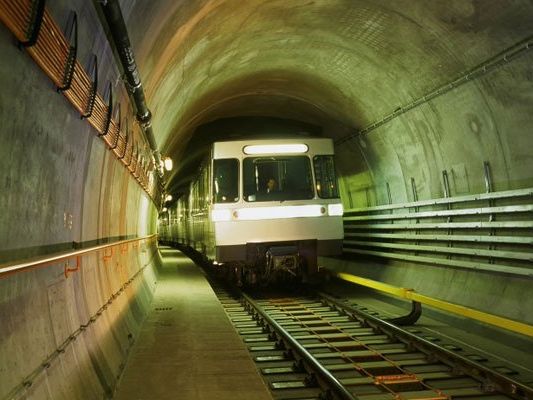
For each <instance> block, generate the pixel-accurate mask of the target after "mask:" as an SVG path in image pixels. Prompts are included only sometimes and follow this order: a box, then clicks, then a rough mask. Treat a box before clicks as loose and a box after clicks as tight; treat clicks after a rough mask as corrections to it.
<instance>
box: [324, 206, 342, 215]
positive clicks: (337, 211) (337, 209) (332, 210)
mask: <svg viewBox="0 0 533 400" xmlns="http://www.w3.org/2000/svg"><path fill="white" fill-rule="evenodd" d="M343 213H344V209H343V208H342V204H328V215H341V216H342V214H343Z"/></svg>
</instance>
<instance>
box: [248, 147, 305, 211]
mask: <svg viewBox="0 0 533 400" xmlns="http://www.w3.org/2000/svg"><path fill="white" fill-rule="evenodd" d="M243 188H244V199H245V200H246V201H285V200H305V199H312V198H313V197H314V190H313V177H312V174H311V165H310V162H309V158H308V157H307V156H273V157H268V156H267V157H265V156H262V157H247V158H245V159H244V162H243Z"/></svg>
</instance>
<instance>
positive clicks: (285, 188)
mask: <svg viewBox="0 0 533 400" xmlns="http://www.w3.org/2000/svg"><path fill="white" fill-rule="evenodd" d="M333 155H334V153H333V143H332V141H331V140H330V139H306V140H305V141H302V140H287V139H284V140H275V141H274V140H256V141H234V142H217V143H215V144H214V146H213V169H212V171H213V206H212V207H211V215H210V218H211V221H212V228H213V234H214V239H215V240H214V242H215V243H214V244H215V254H216V261H215V264H218V265H227V266H230V269H231V270H232V271H233V272H234V273H236V275H237V280H238V281H244V282H247V283H250V284H254V283H256V282H263V283H266V282H272V281H278V280H284V279H287V278H292V279H294V278H297V279H303V280H306V279H308V278H309V277H310V276H313V275H314V274H316V272H317V270H318V267H317V256H318V255H336V254H340V253H341V250H342V239H343V226H342V212H343V209H342V204H341V202H340V198H339V190H338V186H337V179H336V176H335V166H334V157H333Z"/></svg>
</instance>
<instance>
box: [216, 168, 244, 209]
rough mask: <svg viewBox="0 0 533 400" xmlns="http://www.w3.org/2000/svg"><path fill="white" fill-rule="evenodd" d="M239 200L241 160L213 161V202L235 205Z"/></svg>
mask: <svg viewBox="0 0 533 400" xmlns="http://www.w3.org/2000/svg"><path fill="white" fill-rule="evenodd" d="M238 200H239V160H237V159H235V158H227V159H220V160H213V202H214V203H234V202H236V201H238Z"/></svg>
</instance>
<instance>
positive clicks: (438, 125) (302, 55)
mask: <svg viewBox="0 0 533 400" xmlns="http://www.w3.org/2000/svg"><path fill="white" fill-rule="evenodd" d="M122 3H123V4H122V7H123V11H124V14H125V17H126V22H127V25H128V29H129V31H130V37H131V40H132V44H133V48H134V49H135V51H136V55H137V61H138V64H139V68H140V72H141V77H142V78H143V83H144V84H145V87H146V92H147V99H148V104H149V106H150V108H151V110H152V112H153V113H154V131H155V133H156V136H157V141H158V144H159V145H160V148H161V149H162V150H163V154H169V155H172V157H173V158H174V160H175V163H176V164H178V168H176V174H178V173H179V160H180V157H181V156H182V155H183V152H184V149H185V144H186V143H187V142H188V139H189V137H190V135H191V134H192V132H193V131H194V129H195V128H196V127H197V126H199V125H201V124H203V123H206V122H211V121H216V119H217V118H223V117H232V116H241V115H242V116H254V115H258V116H264V115H265V114H266V115H267V116H273V117H281V118H293V119H297V120H301V121H304V122H307V123H313V124H316V125H320V126H322V127H323V130H324V134H325V135H326V136H330V137H333V138H335V139H338V138H341V137H344V136H345V135H347V134H351V133H353V132H354V130H357V129H361V128H363V127H365V126H367V125H368V124H370V123H372V122H373V121H376V120H378V119H379V118H381V117H382V116H384V115H386V114H387V113H389V112H392V111H394V110H395V109H396V108H397V107H398V106H400V105H403V104H406V103H408V102H409V101H411V100H413V99H416V98H418V97H420V96H422V95H424V94H425V93H427V92H428V91H430V90H431V89H433V88H435V87H438V86H439V85H441V84H444V83H446V82H449V81H451V80H452V79H453V78H455V77H457V76H459V75H461V74H462V73H464V72H466V71H467V70H468V69H469V68H471V67H472V66H475V65H477V64H478V63H480V62H482V61H484V60H486V59H488V58H490V57H492V56H494V55H496V54H498V53H499V52H500V51H502V50H503V49H505V48H507V47H509V46H511V45H513V44H515V43H517V42H519V41H520V40H523V39H524V38H526V37H529V36H531V35H532V34H533V32H532V30H531V27H530V20H531V17H532V16H533V7H532V5H531V4H530V2H527V1H523V2H521V1H519V2H516V1H514V2H511V1H509V2H507V1H501V2H492V3H490V4H486V3H485V4H480V3H477V2H475V1H453V2H450V1H443V2H412V1H397V2H387V1H376V2H362V1H361V2H359V1H331V2H308V1H297V0H295V1H292V2H290V4H288V3H287V2H277V1H254V2H252V1H250V2H243V3H242V4H241V5H240V7H237V8H236V7H234V3H232V2H231V1H222V0H216V1H215V0H212V1H207V0H206V1H195V2H191V1H185V0H184V1H174V0H169V1H159V2H157V4H154V3H153V2H125V1H124V2H122ZM48 7H50V9H51V12H52V14H53V16H54V17H55V18H56V20H57V21H58V22H59V23H60V26H62V24H63V22H64V21H66V18H67V12H68V10H69V9H75V10H76V11H77V12H78V15H79V19H80V34H79V39H80V45H79V53H78V58H79V59H80V60H82V61H83V60H85V59H86V58H87V56H88V55H89V54H90V52H94V53H96V54H97V55H98V56H99V60H100V71H99V73H100V77H101V78H100V82H102V85H101V86H100V90H103V85H104V84H105V82H106V81H107V80H111V81H112V82H114V84H115V87H116V88H117V90H118V91H121V90H122V89H121V88H122V83H121V81H120V80H119V79H118V75H119V74H118V72H117V68H116V66H115V63H114V59H113V57H112V54H111V52H110V50H109V48H108V44H107V39H106V38H105V35H104V33H103V31H102V28H101V27H100V22H99V21H98V18H97V15H96V12H95V9H94V5H93V4H91V3H88V2H84V1H81V0H78V1H72V2H67V1H66V0H65V1H58V2H51V3H50V4H48ZM0 55H1V61H0V84H1V86H0V87H2V94H1V95H0V121H1V126H0V143H1V145H0V171H2V176H1V177H0V189H1V196H0V209H1V210H3V211H2V212H1V213H0V260H1V261H7V260H17V259H22V258H25V257H26V256H36V255H42V254H46V253H49V252H53V251H57V250H64V249H67V248H69V247H71V246H72V242H79V243H87V244H90V243H95V242H96V241H99V240H100V241H102V240H106V239H117V238H119V237H132V236H144V235H146V234H149V233H154V232H155V229H156V227H155V220H156V216H157V210H156V209H155V207H154V205H153V204H152V203H151V202H150V200H149V199H148V197H147V196H146V194H145V193H144V192H143V191H142V189H141V188H140V187H139V186H138V185H137V184H136V182H135V180H134V179H133V178H132V177H131V175H130V174H129V173H128V172H127V171H126V170H125V168H123V166H122V165H121V164H120V162H118V161H117V160H116V159H115V158H114V157H113V156H112V155H111V154H110V152H109V151H108V150H106V148H105V146H104V145H103V143H102V142H101V141H100V139H98V138H97V137H96V135H95V131H94V130H93V129H92V128H91V127H90V126H89V125H88V124H87V123H86V122H85V121H82V120H80V119H79V116H78V114H77V113H76V112H75V111H74V109H73V108H72V107H71V106H70V104H69V103H68V102H67V101H66V100H65V99H64V98H63V96H61V95H60V94H56V93H55V92H54V88H53V85H52V84H51V82H50V81H49V80H48V79H47V78H46V76H45V75H44V74H43V73H42V71H41V70H40V69H39V68H38V67H37V66H36V65H35V64H34V62H33V61H32V60H31V59H30V57H28V55H27V54H25V53H24V51H20V50H18V49H17V47H16V45H15V43H14V40H13V38H12V35H11V34H10V33H9V31H8V30H7V29H6V28H5V27H4V26H3V25H1V26H0ZM532 57H533V55H532V53H531V52H530V51H529V52H526V53H525V54H524V55H522V56H521V57H520V58H517V59H514V60H512V61H511V62H509V63H507V64H505V65H504V66H502V67H501V68H498V69H497V70H495V71H492V72H490V73H488V74H486V75H484V76H483V77H481V78H478V79H476V80H474V81H472V82H469V83H467V84H465V85H462V86H460V87H459V88H457V89H454V90H451V91H448V92H446V93H445V94H444V95H442V96H440V97H437V98H435V99H433V100H431V101H429V102H427V103H425V104H423V105H421V106H419V107H418V108H416V109H414V110H411V111H409V112H407V113H405V114H402V115H400V116H399V117H396V118H394V119H393V120H391V121H390V122H389V123H387V124H385V125H383V126H381V127H380V128H378V129H376V130H374V131H372V132H370V133H369V134H368V135H366V136H364V137H363V138H361V139H360V140H359V139H354V140H351V141H349V142H347V143H345V144H343V145H342V146H339V147H338V149H337V164H338V168H339V173H340V175H341V177H340V178H341V186H342V194H341V196H342V201H343V203H344V205H345V207H346V208H349V207H351V206H353V207H362V206H366V205H377V204H385V203H386V202H387V194H386V190H385V184H386V182H388V183H389V185H390V187H391V193H392V195H393V197H394V202H404V201H410V200H412V198H411V193H410V179H411V177H412V178H414V180H415V182H416V187H417V192H418V197H419V199H429V198H436V197H442V195H443V190H442V181H441V171H442V170H444V169H446V170H448V172H449V173H450V177H451V191H452V195H461V194H468V193H480V192H482V191H484V183H483V169H482V167H483V162H484V161H488V162H489V163H490V165H491V171H492V176H493V184H494V188H495V190H506V189H516V188H525V187H531V186H532V184H533V174H532V172H531V171H533V155H532V153H531V147H532V144H533V143H532V136H531V133H530V132H531V128H532V127H533V117H532V116H531V113H530V112H529V110H531V108H532V105H533V94H532V93H533V90H532V89H533V76H532V69H531V61H532ZM120 100H121V101H122V102H123V103H127V99H126V98H125V96H124V93H123V92H122V94H121V99H120ZM142 250H143V248H140V249H139V251H137V250H135V251H134V250H133V249H130V250H129V251H128V252H127V253H126V254H122V253H120V254H118V253H117V254H115V255H114V257H113V258H112V259H111V260H106V261H104V260H103V259H102V258H101V257H96V256H91V257H84V259H83V260H82V267H81V269H80V271H79V272H76V273H73V274H69V276H68V277H67V278H65V277H64V274H63V271H64V270H63V267H64V266H63V264H61V265H56V266H52V267H49V268H45V269H38V270H33V271H30V272H24V273H20V274H16V275H12V276H10V277H8V278H5V279H2V280H0V321H1V324H2V326H1V328H0V361H1V362H0V398H3V397H4V396H5V395H6V394H7V393H9V392H10V391H11V390H13V389H17V387H18V388H19V389H20V391H19V392H21V393H25V394H24V395H23V396H26V397H29V398H46V397H51V395H52V393H53V395H54V398H65V399H67V398H100V397H106V396H107V397H109V396H110V393H111V392H112V389H113V387H114V385H115V383H116V379H117V376H118V375H119V374H120V370H121V368H122V366H123V362H124V358H125V356H126V354H127V350H128V348H129V346H130V345H131V341H132V339H133V340H134V339H135V335H136V332H137V329H138V327H139V324H140V322H141V321H142V319H143V316H144V314H145V313H146V311H147V309H148V307H149V304H150V299H151V296H152V293H153V290H154V285H155V281H156V276H157V263H158V258H157V257H158V255H157V252H155V249H154V246H153V245H151V246H147V247H146V248H144V252H143V251H142ZM335 266H336V268H339V269H343V270H347V271H350V272H353V273H356V274H359V275H363V276H367V277H371V278H374V279H379V280H381V281H384V282H389V283H392V284H397V285H401V286H406V287H413V288H415V289H417V290H418V291H420V292H422V293H424V294H428V295H431V296H435V297H438V298H442V299H445V300H449V301H453V302H456V303H460V304H464V305H467V306H472V307H475V308H479V309H481V310H486V311H490V312H494V313H496V314H500V315H504V316H506V317H510V318H514V319H517V320H521V321H526V322H530V323H531V322H533V320H532V319H531V318H532V317H531V315H530V313H528V312H527V311H528V310H530V309H531V308H532V307H533V299H531V298H530V297H529V296H528V289H529V287H530V280H528V279H522V278H510V277H506V276H500V275H494V274H487V273H480V272H470V271H461V270H457V269H449V268H445V267H434V266H427V265H420V264H409V263H401V262H388V263H387V262H379V261H377V260H343V261H342V262H338V263H337V264H336V265H335ZM143 267H146V268H145V269H143V270H142V272H141V274H139V275H137V278H136V279H135V280H134V281H132V283H131V284H130V285H129V286H128V287H127V288H126V289H125V291H124V292H123V293H122V294H121V295H120V296H118V297H117V298H116V299H115V300H114V301H113V302H112V303H111V304H110V305H109V306H108V307H107V309H106V310H105V311H104V312H102V313H101V316H100V317H99V318H97V319H96V322H95V323H93V324H91V326H90V327H89V328H88V329H87V330H86V331H84V332H82V333H81V334H80V335H79V336H77V339H76V340H75V341H73V342H72V343H71V344H70V345H68V346H67V347H66V348H65V352H64V353H62V354H61V355H60V357H58V358H57V359H56V361H54V363H51V366H50V367H49V368H48V369H47V370H46V372H45V373H43V374H40V375H39V376H38V379H37V380H36V381H35V382H34V383H33V385H32V386H30V387H29V388H28V389H21V387H20V385H21V384H22V382H23V380H24V379H25V378H26V377H27V376H28V375H30V374H31V373H32V372H34V371H35V370H36V369H38V368H39V366H40V365H41V363H42V362H43V361H44V360H45V359H46V358H47V357H48V356H49V355H50V354H52V353H53V352H54V351H55V350H56V349H57V348H59V347H60V346H61V344H62V343H64V341H65V340H67V338H68V337H69V336H70V335H72V333H73V332H76V330H77V329H78V328H79V326H80V325H81V324H84V323H86V322H87V321H88V320H89V319H90V318H91V317H92V316H95V315H97V313H98V311H99V309H100V308H101V307H102V306H103V305H104V304H106V302H107V301H108V300H109V299H110V298H111V297H112V295H113V294H114V293H117V291H118V290H119V289H120V287H121V286H122V285H123V284H124V282H126V281H127V280H129V279H130V278H131V277H132V276H133V275H134V274H135V273H137V271H139V270H140V268H143ZM130 335H131V336H130Z"/></svg>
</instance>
